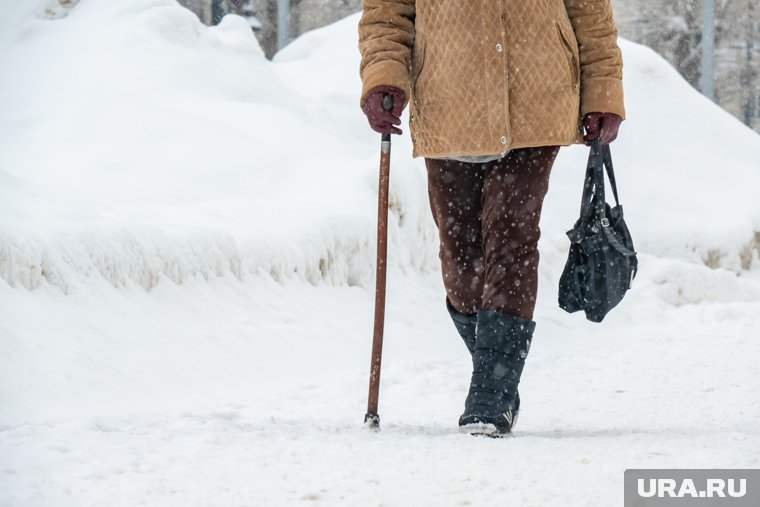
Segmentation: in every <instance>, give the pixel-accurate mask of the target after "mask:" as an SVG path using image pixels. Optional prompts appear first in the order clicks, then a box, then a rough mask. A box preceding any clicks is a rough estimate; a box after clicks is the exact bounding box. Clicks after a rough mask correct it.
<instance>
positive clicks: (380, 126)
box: [362, 86, 406, 134]
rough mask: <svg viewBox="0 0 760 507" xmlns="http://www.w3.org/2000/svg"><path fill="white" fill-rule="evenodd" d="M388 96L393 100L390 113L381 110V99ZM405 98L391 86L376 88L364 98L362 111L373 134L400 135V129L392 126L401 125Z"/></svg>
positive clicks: (400, 91)
mask: <svg viewBox="0 0 760 507" xmlns="http://www.w3.org/2000/svg"><path fill="white" fill-rule="evenodd" d="M386 95H390V96H391V98H392V99H393V107H392V108H391V110H390V111H386V110H385V109H383V98H384V97H385V96H386ZM405 100H406V96H405V95H404V92H403V91H402V90H399V89H398V88H394V87H392V86H376V87H375V88H372V89H371V90H370V91H369V93H367V95H366V96H365V97H364V102H363V103H362V111H364V114H366V115H367V120H369V126H370V127H372V130H374V131H375V132H380V133H381V134H401V129H399V128H396V127H394V125H401V111H402V110H403V109H404V101H405Z"/></svg>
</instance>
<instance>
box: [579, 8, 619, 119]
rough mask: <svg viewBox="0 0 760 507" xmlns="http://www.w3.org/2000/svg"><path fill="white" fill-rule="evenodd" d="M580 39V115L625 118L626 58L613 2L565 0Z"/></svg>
mask: <svg viewBox="0 0 760 507" xmlns="http://www.w3.org/2000/svg"><path fill="white" fill-rule="evenodd" d="M565 7H566V8H567V14H568V16H569V17H570V22H571V23H572V25H573V30H574V31H575V37H576V39H577V40H578V49H579V53H580V64H581V114H583V115H585V114H587V113H593V112H601V113H615V114H617V115H619V116H620V117H622V118H625V107H624V105H623V57H622V55H621V53H620V48H619V47H618V45H617V28H616V27H615V22H614V21H613V19H612V6H611V5H610V0H565Z"/></svg>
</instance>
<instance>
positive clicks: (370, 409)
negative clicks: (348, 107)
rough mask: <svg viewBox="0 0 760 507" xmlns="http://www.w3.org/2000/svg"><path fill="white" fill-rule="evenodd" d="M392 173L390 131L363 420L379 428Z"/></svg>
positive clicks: (383, 164)
mask: <svg viewBox="0 0 760 507" xmlns="http://www.w3.org/2000/svg"><path fill="white" fill-rule="evenodd" d="M392 108H393V98H392V97H391V96H390V95H386V96H385V97H384V98H383V109H385V110H386V111H390V110H391V109H392ZM390 173H391V135H390V134H383V137H382V142H381V143H380V185H379V191H378V195H377V270H376V273H375V331H374V334H373V336H372V361H371V363H370V369H369V396H368V399H367V414H366V415H365V416H364V424H365V425H366V426H367V427H369V428H372V429H375V430H378V429H380V416H379V415H378V414H377V401H378V397H379V396H380V363H381V362H382V358H383V327H384V324H385V279H386V267H387V266H386V264H387V260H388V183H389V181H390Z"/></svg>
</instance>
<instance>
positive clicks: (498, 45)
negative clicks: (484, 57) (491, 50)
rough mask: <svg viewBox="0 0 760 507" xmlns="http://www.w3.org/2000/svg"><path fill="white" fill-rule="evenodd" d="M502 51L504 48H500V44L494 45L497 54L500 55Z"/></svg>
mask: <svg viewBox="0 0 760 507" xmlns="http://www.w3.org/2000/svg"><path fill="white" fill-rule="evenodd" d="M502 49H504V48H503V47H502V46H501V44H496V51H498V52H499V53H501V50H502Z"/></svg>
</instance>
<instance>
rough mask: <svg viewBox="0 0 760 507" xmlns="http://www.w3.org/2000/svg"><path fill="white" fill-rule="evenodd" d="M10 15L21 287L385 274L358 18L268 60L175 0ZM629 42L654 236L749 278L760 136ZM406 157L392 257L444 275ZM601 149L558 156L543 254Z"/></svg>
mask: <svg viewBox="0 0 760 507" xmlns="http://www.w3.org/2000/svg"><path fill="white" fill-rule="evenodd" d="M7 10H8V12H9V15H8V16H7V17H6V18H5V19H4V21H3V25H2V26H3V37H2V39H0V40H1V41H2V42H1V43H0V60H1V61H2V62H3V67H4V69H6V71H5V72H3V74H2V76H0V109H1V110H3V111H4V114H3V117H2V118H1V119H0V130H1V131H2V133H3V135H2V141H1V142H2V143H3V145H2V149H0V183H1V184H0V206H2V213H0V277H2V279H3V280H4V281H5V282H6V283H8V284H10V285H11V286H13V287H19V288H26V289H34V288H38V287H40V286H41V285H43V284H48V285H52V286H55V287H58V288H60V289H62V290H63V291H64V292H65V293H70V292H71V291H72V290H75V289H76V287H77V286H79V285H81V284H83V283H84V284H86V283H89V281H92V279H93V277H98V278H102V279H105V280H106V281H108V282H109V283H110V284H111V285H112V286H114V287H125V286H129V285H136V286H139V287H143V288H144V289H146V290H147V289H151V288H153V287H155V286H156V284H158V283H160V282H161V281H162V280H165V281H167V282H173V283H176V284H182V283H185V282H186V281H188V280H189V279H196V278H197V279H201V280H208V279H211V278H214V277H226V276H229V277H234V278H237V279H240V280H249V279H255V278H256V277H259V276H262V275H266V276H270V277H273V278H275V279H283V278H287V277H292V276H295V277H297V278H301V279H304V280H307V281H309V282H311V283H320V282H322V281H325V282H328V283H332V284H349V285H353V284H359V285H367V284H368V283H370V280H371V278H372V264H373V255H374V254H373V251H374V213H375V199H376V197H375V196H376V190H375V189H376V181H375V179H376V172H377V145H378V139H377V137H376V135H375V134H374V133H373V132H371V131H370V130H369V129H368V128H367V127H366V124H365V119H364V117H363V116H362V114H361V112H360V111H359V109H358V107H357V104H358V100H359V97H358V93H359V89H360V87H359V79H358V76H357V67H358V59H359V55H358V51H357V50H356V22H357V17H356V16H353V17H350V18H347V19H346V20H343V21H341V22H339V23H336V24H334V25H332V26H329V27H326V28H323V29H321V30H317V31H314V32H311V33H308V34H306V35H304V36H303V37H301V38H299V39H298V40H296V41H295V42H293V43H292V44H291V45H290V46H288V47H287V48H286V49H285V50H283V51H282V52H281V53H280V54H278V55H277V56H276V58H275V59H274V62H269V61H267V60H266V59H265V58H264V57H263V54H262V52H261V49H260V48H259V46H258V44H257V42H256V40H255V38H254V36H253V35H252V34H251V33H250V30H249V29H248V27H247V25H246V24H245V23H244V21H243V20H242V19H240V18H237V17H234V16H228V17H227V18H226V19H225V20H224V22H223V23H221V24H220V25H219V26H217V27H213V28H209V27H205V26H204V25H202V24H201V23H200V22H199V21H198V20H197V19H196V18H195V17H194V16H193V15H192V14H191V13H190V12H189V11H187V10H185V9H183V8H181V7H179V6H178V5H176V3H175V2H173V1H172V0H139V1H134V0H112V1H109V2H97V1H95V0H82V1H81V2H79V3H78V4H76V5H75V6H74V7H73V8H72V7H66V8H64V7H61V5H60V4H59V3H57V2H50V1H47V2H46V1H37V2H29V3H26V2H22V3H18V2H14V3H13V4H12V5H11V4H10V2H9V6H8V7H7ZM622 44H623V46H622V47H623V51H624V53H625V62H626V93H627V107H628V111H629V118H628V120H627V121H626V123H625V124H624V125H623V129H622V132H621V137H620V139H619V140H618V141H617V142H616V143H615V146H614V149H613V152H614V155H615V160H616V163H617V170H618V174H619V183H620V187H621V195H622V197H623V202H624V204H625V205H626V209H627V213H628V220H629V223H630V225H631V227H632V230H633V233H634V238H635V240H636V243H637V247H638V248H639V250H640V251H641V252H644V253H648V254H651V255H654V256H659V257H666V258H677V259H681V260H687V261H690V262H697V263H704V264H707V265H709V266H711V267H727V268H730V269H732V270H734V271H736V272H741V271H742V270H743V269H749V268H750V267H752V266H753V265H757V260H758V256H759V255H760V240H758V231H760V204H759V203H760V200H758V196H757V189H758V188H760V171H758V168H760V137H758V136H757V135H756V134H754V133H753V132H751V131H750V130H749V129H747V128H745V127H744V126H743V125H741V124H740V123H739V122H738V121H736V120H734V119H733V118H731V117H730V116H729V115H728V114H726V113H725V112H723V111H721V110H720V109H719V108H717V107H716V106H714V105H713V104H711V103H709V102H708V101H707V100H705V99H704V98H703V97H702V96H701V95H699V94H698V93H697V92H696V91H694V90H693V89H692V88H690V87H689V86H688V85H687V84H686V83H685V82H684V81H683V80H682V79H681V78H680V77H679V76H678V75H677V73H676V72H675V71H674V70H673V69H672V68H671V67H670V66H668V65H667V64H666V63H665V62H664V61H663V60H662V59H660V58H659V57H658V56H657V55H655V54H654V53H652V52H651V51H650V50H648V49H646V48H643V47H641V46H637V45H634V44H630V43H627V42H625V41H623V43H622ZM410 153H411V146H410V142H409V140H408V136H404V137H402V138H397V139H394V154H393V176H392V189H391V200H392V212H393V216H392V223H391V254H390V255H391V264H392V266H393V267H394V268H395V269H401V270H423V271H424V270H428V269H437V261H436V244H435V229H434V227H433V224H432V221H431V220H430V218H429V217H428V211H427V202H426V190H425V176H424V170H423V168H422V164H421V161H419V160H417V161H414V160H412V159H411V158H410ZM585 157H586V150H585V149H584V148H582V147H573V148H569V149H565V150H563V151H562V153H561V155H560V158H559V161H558V163H557V167H556V170H555V173H554V175H553V179H552V184H551V190H550V194H549V196H548V198H547V202H546V210H545V214H544V217H545V218H544V222H543V229H544V239H543V244H542V249H543V250H545V251H547V250H555V249H556V252H558V253H559V254H558V255H548V256H546V257H547V258H550V259H551V258H557V259H561V257H562V252H564V251H565V249H566V248H567V240H566V238H564V231H565V230H567V229H568V228H569V227H570V226H571V225H572V223H573V221H574V219H575V217H576V214H577V208H578V201H579V197H580V191H581V179H582V173H583V168H584V166H585ZM547 253H548V252H547ZM550 262H553V261H550ZM558 262H559V261H558ZM558 266H559V264H558ZM556 268H557V266H545V267H544V269H545V270H551V271H552V272H553V271H556ZM547 272H548V271H547Z"/></svg>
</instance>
